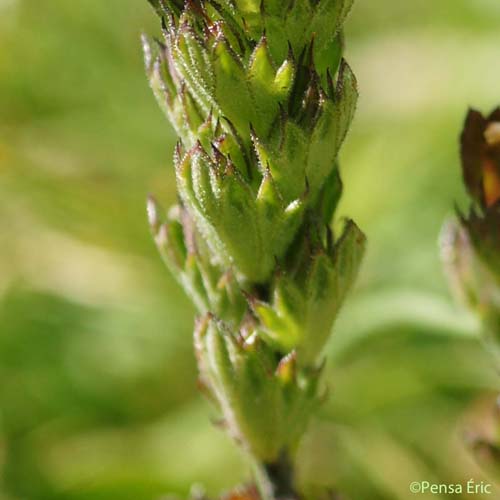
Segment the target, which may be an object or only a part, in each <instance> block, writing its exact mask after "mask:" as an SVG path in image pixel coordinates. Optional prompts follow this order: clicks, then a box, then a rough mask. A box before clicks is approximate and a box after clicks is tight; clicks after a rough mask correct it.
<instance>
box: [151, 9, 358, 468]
mask: <svg viewBox="0 0 500 500" xmlns="http://www.w3.org/2000/svg"><path fill="white" fill-rule="evenodd" d="M150 3H152V5H153V6H154V8H155V10H156V11H157V13H158V14H159V16H160V18H161V27H162V37H161V39H160V40H155V41H154V42H150V41H148V39H146V38H144V39H143V43H144V51H145V60H146V70H147V74H148V76H149V79H150V84H151V87H152V89H153V91H154V94H155V96H156V98H157V100H158V102H159V104H160V106H161V107H162V109H163V110H164V112H165V113H166V114H167V116H168V118H169V120H170V121H171V123H172V124H173V126H174V127H175V130H176V132H177V134H178V136H179V142H178V145H177V147H176V150H175V154H174V164H175V174H176V181H177V188H178V193H179V198H180V204H179V206H177V207H174V208H173V209H171V210H170V211H169V212H168V213H166V214H163V213H162V211H161V209H159V207H158V205H157V204H156V202H155V201H154V200H153V199H151V200H150V202H149V206H148V208H149V216H150V224H151V228H152V231H153V234H154V237H155V240H156V243H157V245H158V247H159V249H160V252H161V254H162V255H163V257H164V258H165V260H166V262H167V264H168V265H169V267H170V269H171V270H172V272H173V273H174V275H175V276H176V277H177V278H178V280H179V282H180V283H181V284H182V285H183V287H184V288H185V290H186V291H187V293H188V294H189V296H190V297H191V298H192V300H193V302H194V303H195V304H196V306H197V308H198V310H199V312H200V314H201V317H202V319H201V320H199V322H198V326H197V329H196V341H195V344H196V352H197V359H198V365H199V368H200V375H201V379H202V382H203V385H204V386H205V387H206V388H207V389H208V392H209V393H210V394H211V396H212V398H213V399H214V400H215V401H216V403H217V405H218V407H219V409H220V410H221V412H222V414H223V416H224V420H225V423H226V426H227V428H228V431H229V433H230V434H231V435H232V436H233V437H234V438H235V439H236V440H237V441H238V442H240V443H242V444H243V445H244V446H245V448H246V449H247V450H249V451H250V452H251V453H252V454H253V455H254V456H255V457H257V458H258V459H259V460H260V461H261V462H264V463H272V462H273V461H276V460H278V458H279V457H280V456H282V455H283V453H285V454H292V453H293V451H294V450H295V448H296V446H297V443H298V441H299V439H300V437H301V435H302V434H303V432H304V430H305V427H306V424H307V421H308V419H309V416H310V415H311V413H312V410H313V408H314V407H315V406H316V405H317V402H318V398H317V386H318V377H319V373H318V370H317V369H316V368H315V366H317V364H318V361H319V360H318V357H319V355H320V353H321V350H322V348H323V347H324V345H325V343H326V341H327V339H328V337H329V335H330V331H331V328H332V325H333V322H334V320H335V317H336V315H337V313H338V310H339V308H340V306H341V304H342V302H343V299H344V297H345V295H346V293H347V291H348V290H349V288H350V286H351V285H352V283H353V281H354V279H355V277H356V274H357V271H358V268H359V265H360V262H361V257H362V254H363V251H364V247H365V238H364V235H363V234H362V233H361V231H360V230H359V229H358V228H357V226H356V225H355V224H354V222H352V221H347V222H346V224H345V228H344V230H343V232H342V234H341V235H340V237H339V238H335V237H334V235H333V232H332V230H331V229H330V223H331V221H332V218H333V216H334V212H335V209H336V206H337V204H338V201H339V199H340V196H341V193H342V183H341V180H340V175H339V170H338V164H337V156H338V153H339V150H340V147H341V145H342V142H343V141H344V139H345V136H346V134H347V131H348V129H349V126H350V124H351V121H352V118H353V115H354V111H355V108H356V101H357V97H358V93H357V87H356V80H355V77H354V75H353V73H352V71H351V69H350V68H349V66H348V65H347V63H346V62H345V61H344V60H343V59H342V57H341V54H342V46H343V41H342V24H343V21H344V19H345V17H346V15H347V13H348V11H349V9H350V7H351V4H352V1H351V0H293V1H292V0H286V1H282V0H281V1H277V0H258V1H257V0H241V1H236V0H235V1H232V0H218V1H215V0H205V1H202V0H187V1H185V2H182V1H180V0H151V1H150Z"/></svg>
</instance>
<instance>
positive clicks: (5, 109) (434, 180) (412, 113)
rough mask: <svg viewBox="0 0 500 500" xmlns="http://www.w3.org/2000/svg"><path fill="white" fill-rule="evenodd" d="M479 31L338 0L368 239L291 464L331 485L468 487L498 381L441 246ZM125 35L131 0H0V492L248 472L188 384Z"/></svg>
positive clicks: (155, 180) (123, 498)
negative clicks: (452, 290)
mask: <svg viewBox="0 0 500 500" xmlns="http://www.w3.org/2000/svg"><path fill="white" fill-rule="evenodd" d="M499 26H500V3H499V2H498V0H440V1H439V2H432V1H430V0H414V1H412V2H401V1H400V0H377V1H376V2H374V1H373V0H358V2H357V5H356V7H355V9H354V11H353V13H352V16H351V17H350V20H349V22H348V28H347V31H348V33H347V40H348V54H347V56H348V59H349V61H350V62H351V64H352V66H353V67H354V69H355V71H356V73H357V75H358V78H359V81H360V88H361V99H360V103H359V110H358V114H357V119H356V122H355V124H354V127H353V129H352V131H351V133H350V136H349V138H348V141H347V144H346V146H345V148H344V151H343V154H342V170H343V176H344V179H345V185H346V192H345V198H344V201H343V203H342V206H341V208H340V213H341V214H343V215H347V214H349V215H350V216H352V217H353V218H354V219H355V220H356V221H357V222H358V223H359V225H360V226H361V227H362V228H363V229H364V230H365V231H366V233H367V234H368V237H369V241H370V245H369V252H368V256H367V259H366V262H365V265H364V267H363V270H362V273H361V277H360V280H359V283H358V285H357V289H356V291H355V292H354V293H353V294H352V295H351V297H350V300H349V301H348V304H347V305H346V307H345V308H344V309H343V312H342V315H341V318H340V319H339V321H338V323H337V325H336V332H335V335H334V336H333V339H332V341H331V343H330V345H329V347H328V351H327V353H326V354H327V356H328V364H327V367H328V368H327V381H328V386H329V388H330V398H329V400H328V402H327V403H326V404H325V405H324V407H323V409H322V413H321V415H320V416H319V417H318V419H317V421H315V422H314V423H313V425H312V426H311V432H309V434H308V435H307V437H306V439H305V440H304V444H303V446H302V449H301V451H300V477H301V480H302V481H304V482H307V483H313V484H317V485H323V484H333V485H335V486H336V487H337V488H338V489H339V490H340V491H342V492H344V493H345V498H348V499H351V500H379V499H380V500H382V499H383V500H389V499H410V498H412V495H411V494H410V493H409V488H408V486H409V484H410V482H412V481H420V480H428V481H436V482H461V481H467V480H468V479H469V478H471V477H473V478H476V479H477V481H480V480H484V476H483V475H482V473H481V471H480V470H479V468H478V467H477V466H476V465H475V463H474V461H473V460H472V459H471V458H470V456H469V455H468V453H467V452H466V451H465V448H464V445H463V439H462V438H463V434H464V433H466V432H468V430H469V427H470V426H472V429H474V426H475V425H483V423H482V419H481V422H480V423H475V418H476V414H477V413H478V412H479V413H480V414H482V413H484V414H486V415H488V414H489V413H490V404H491V399H490V398H491V396H492V395H493V394H494V389H495V388H498V386H499V385H500V383H499V381H498V377H497V374H496V373H495V370H494V367H493V365H492V363H491V361H490V359H489V358H488V356H487V355H486V354H484V353H483V350H482V349H481V346H480V344H479V342H478V339H477V324H476V323H475V322H474V320H473V318H471V317H469V316H467V315H466V314H465V312H463V311H462V310H461V309H460V307H459V306H457V305H454V303H453V300H452V298H451V297H450V294H449V293H448V290H447V286H446V283H445V279H444V277H443V274H442V271H441V267H440V262H439V256H438V249H437V240H438V235H439V230H440V227H441V225H442V222H443V220H444V219H445V218H446V217H447V216H448V215H449V214H450V213H451V212H452V207H453V204H454V203H455V202H458V203H459V204H463V203H465V196H464V190H463V188H462V184H461V179H460V176H459V163H458V148H457V137H458V134H459V131H460V128H461V124H462V120H463V117H464V115H465V111H466V108H467V106H469V105H474V106H477V107H479V108H480V109H482V110H484V111H488V110H489V109H490V108H492V107H493V106H495V105H496V104H497V103H499V102H500V64H499V62H500V44H499V43H498V40H499V38H498V33H499ZM143 30H144V31H146V32H148V33H157V32H158V26H157V22H156V19H155V16H154V15H153V13H152V12H151V11H150V9H149V8H148V6H147V5H146V1H145V0H133V1H132V0H106V1H103V0H85V1H83V2H70V1H68V0H38V1H36V2H35V1H33V0H0V200H1V201H0V228H1V229H0V500H42V499H43V500H49V499H50V500H59V499H61V500H62V499H65V500H84V499H85V500H87V499H89V500H101V499H102V500H115V499H116V500H157V499H160V498H162V497H164V495H165V494H166V493H168V492H176V493H179V494H186V493H187V491H188V490H189V488H190V485H191V484H192V482H193V481H198V482H201V483H203V484H204V485H205V486H206V487H207V489H208V491H209V492H211V493H213V492H217V491H219V490H221V489H225V488H228V487H230V486H231V485H234V484H235V483H237V482H239V481H241V480H242V479H243V478H246V477H248V470H247V466H246V465H245V461H244V460H243V458H242V457H241V455H240V454H239V452H238V451H237V450H235V449H234V447H233V445H232V443H230V442H229V440H228V439H227V438H226V437H225V436H224V435H223V433H222V432H221V431H220V430H218V429H217V428H216V427H215V426H214V425H212V423H211V421H210V418H212V419H214V418H215V417H216V414H215V413H214V412H213V410H212V409H211V408H210V407H209V405H208V404H206V403H205V402H204V401H203V399H202V397H201V396H200V395H199V394H198V392H197V390H196V370H195V364H194V359H193V355H192V351H191V330H192V318H193V314H194V311H193V308H192V306H191V305H190V302H189V300H188V299H187V298H186V297H185V296H184V295H183V293H182V292H181V290H180V288H179V287H178V286H177V285H176V284H175V283H174V281H173V280H172V278H171V277H170V275H169V274H168V272H167V271H166V269H164V267H163V265H162V263H161V261H160V258H159V257H158V255H157V253H156V250H155V248H154V246H153V243H152V241H151V238H150V235H149V231H148V227H147V223H146V217H145V208H144V206H145V198H146V196H147V194H148V193H150V192H151V193H155V194H156V195H157V196H158V197H159V198H160V199H161V200H162V203H164V204H165V205H168V204H170V203H173V202H174V200H175V185H174V177H173V172H172V165H171V161H170V158H171V152H172V148H173V144H174V140H175V138H174V136H173V133H172V130H171V128H170V126H169V125H168V124H167V122H166V120H165V119H164V118H163V116H162V115H161V113H160V111H159V110H158V108H157V106H156V103H155V101H154V99H153V97H152V96H151V95H150V91H149V89H148V85H147V82H146V78H145V76H144V71H143V65H142V60H141V51H140V44H139V35H140V33H141V31H143ZM462 206H463V205H462ZM471 422H472V423H471ZM497 495H499V494H498V493H497ZM420 496H421V497H422V498H424V499H425V498H431V496H426V495H420ZM493 496H494V497H495V498H499V497H500V496H495V495H493ZM464 497H465V495H464ZM432 498H444V497H441V496H439V495H433V496H432ZM477 498H481V497H480V496H478V497H477ZM488 498H491V496H489V497H488Z"/></svg>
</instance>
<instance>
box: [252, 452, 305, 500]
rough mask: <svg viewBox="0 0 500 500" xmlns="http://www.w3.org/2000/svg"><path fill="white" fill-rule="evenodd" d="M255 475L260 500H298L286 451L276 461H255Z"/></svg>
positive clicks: (292, 471)
mask: <svg viewBox="0 0 500 500" xmlns="http://www.w3.org/2000/svg"><path fill="white" fill-rule="evenodd" d="M255 476H256V482H257V486H258V489H259V492H260V495H261V497H262V500H300V496H299V495H298V493H297V492H296V491H295V487H294V467H293V464H292V462H291V460H290V457H289V456H288V455H287V454H286V453H282V454H281V456H280V457H279V459H278V460H277V461H276V462H273V463H268V464H261V463H256V464H255Z"/></svg>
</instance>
